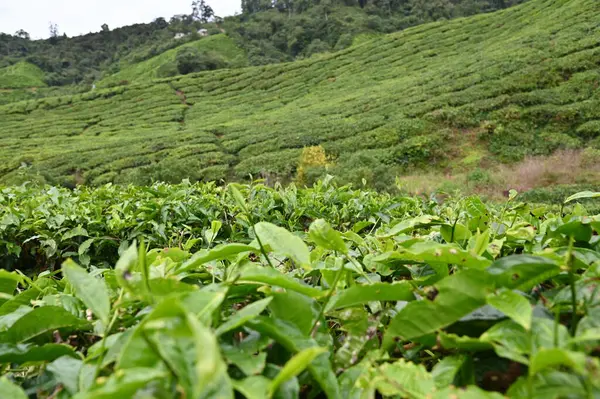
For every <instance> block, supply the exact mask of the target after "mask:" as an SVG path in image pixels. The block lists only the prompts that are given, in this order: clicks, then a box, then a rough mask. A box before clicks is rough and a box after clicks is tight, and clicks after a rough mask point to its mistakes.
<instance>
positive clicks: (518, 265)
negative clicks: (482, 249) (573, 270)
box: [487, 255, 561, 291]
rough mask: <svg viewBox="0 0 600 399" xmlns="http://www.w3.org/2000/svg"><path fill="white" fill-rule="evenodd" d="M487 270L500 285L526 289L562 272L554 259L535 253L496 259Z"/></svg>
mask: <svg viewBox="0 0 600 399" xmlns="http://www.w3.org/2000/svg"><path fill="white" fill-rule="evenodd" d="M487 272H488V273H489V274H490V275H492V276H493V280H494V282H495V283H496V284H497V285H498V286H500V287H506V288H510V289H518V290H521V291H526V290H528V289H531V288H532V287H533V286H535V285H536V284H539V283H541V282H543V281H546V280H548V279H549V278H551V277H554V276H556V275H557V274H559V273H560V272H561V269H560V265H559V264H558V262H556V261H555V260H553V259H550V258H545V257H542V256H535V255H511V256H507V257H504V258H500V259H498V260H496V261H495V262H494V263H493V264H492V265H491V266H490V267H488V269H487Z"/></svg>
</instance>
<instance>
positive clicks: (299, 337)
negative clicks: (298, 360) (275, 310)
mask: <svg viewBox="0 0 600 399" xmlns="http://www.w3.org/2000/svg"><path fill="white" fill-rule="evenodd" d="M247 326H248V327H250V328H251V329H253V330H256V331H258V332H259V333H261V334H264V335H267V336H269V337H271V338H273V339H274V340H276V341H277V342H278V343H279V344H281V346H283V347H284V348H285V349H286V350H288V351H289V352H291V353H294V354H295V353H298V352H300V351H302V350H304V349H307V348H312V347H317V346H319V345H317V343H316V342H315V340H313V339H312V338H308V337H306V336H305V335H304V334H303V333H302V332H301V331H300V330H299V329H298V328H296V327H295V326H293V325H291V324H289V323H286V322H284V321H282V320H278V319H269V318H266V317H263V316H259V317H257V318H255V319H254V320H251V321H249V322H248V323H247ZM308 370H309V371H310V374H311V375H312V377H313V378H314V379H315V381H316V382H317V383H318V384H319V386H320V387H321V389H322V390H323V392H324V393H325V395H326V396H327V397H328V398H330V399H331V398H339V397H340V391H339V385H338V382H337V379H336V377H335V373H334V372H333V370H332V369H331V363H330V361H329V357H328V356H327V354H325V353H323V354H321V355H319V356H317V357H316V358H315V359H314V360H313V361H312V362H311V364H310V365H309V366H308Z"/></svg>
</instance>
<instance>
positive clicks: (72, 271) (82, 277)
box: [62, 260, 110, 326]
mask: <svg viewBox="0 0 600 399" xmlns="http://www.w3.org/2000/svg"><path fill="white" fill-rule="evenodd" d="M62 272H63V275H64V276H65V278H66V279H67V280H68V281H69V283H70V284H71V285H72V286H73V289H74V290H75V295H77V297H78V298H79V299H81V301H82V302H83V303H84V304H85V305H86V306H87V307H88V308H89V309H91V310H92V312H93V313H94V314H95V315H96V316H97V317H98V318H99V319H100V320H101V321H102V324H104V325H105V326H106V325H108V323H109V319H110V297H109V295H108V289H107V288H106V284H105V283H104V280H102V279H100V278H96V277H92V276H90V275H89V274H88V273H87V272H86V271H85V270H84V269H83V268H81V267H80V266H78V265H77V264H76V263H75V262H73V261H71V260H67V261H66V262H65V263H63V265H62Z"/></svg>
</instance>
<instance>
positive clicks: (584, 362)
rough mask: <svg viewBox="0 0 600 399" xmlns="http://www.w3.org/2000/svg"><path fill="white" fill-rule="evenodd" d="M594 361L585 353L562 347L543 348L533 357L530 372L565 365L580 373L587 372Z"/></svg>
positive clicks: (533, 372) (534, 372)
mask: <svg viewBox="0 0 600 399" xmlns="http://www.w3.org/2000/svg"><path fill="white" fill-rule="evenodd" d="M588 361H589V362H590V363H588ZM592 362H593V361H592V359H591V358H588V357H587V356H586V355H585V354H584V353H580V352H572V351H568V350H566V349H561V348H542V349H541V350H540V351H539V352H538V353H536V354H535V356H533V357H532V359H531V363H530V365H529V373H530V374H532V375H533V374H537V373H539V372H540V371H542V370H545V369H547V368H554V367H558V366H564V367H568V368H570V369H573V370H575V371H576V372H578V373H580V374H587V367H591V366H592V364H591V363H592ZM596 363H597V361H596ZM596 369H597V365H596Z"/></svg>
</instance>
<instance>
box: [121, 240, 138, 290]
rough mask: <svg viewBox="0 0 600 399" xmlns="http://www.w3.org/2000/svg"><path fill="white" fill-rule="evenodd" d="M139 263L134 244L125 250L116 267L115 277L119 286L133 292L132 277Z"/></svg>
mask: <svg viewBox="0 0 600 399" xmlns="http://www.w3.org/2000/svg"><path fill="white" fill-rule="evenodd" d="M137 263H138V251H137V246H136V243H135V242H134V243H133V244H131V245H130V246H129V248H127V249H126V250H125V252H124V253H123V255H121V257H120V258H119V260H118V261H117V264H116V265H115V277H116V279H117V282H118V283H119V285H120V286H121V287H123V288H125V289H127V290H129V291H130V292H131V287H130V286H131V283H130V280H131V277H132V273H133V272H134V271H135V269H136V266H137Z"/></svg>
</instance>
